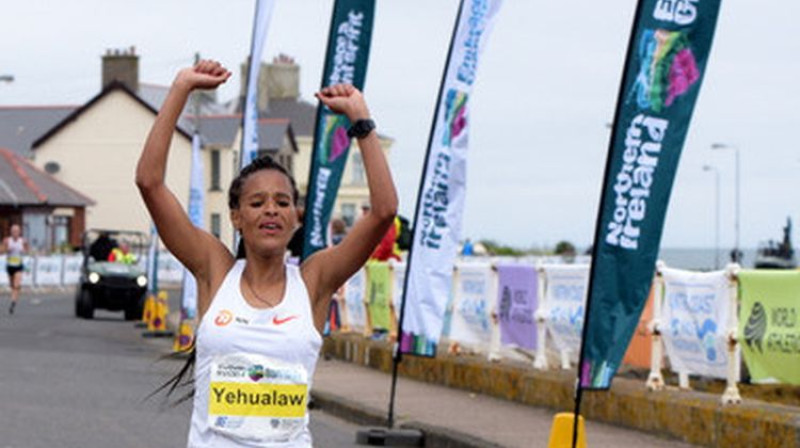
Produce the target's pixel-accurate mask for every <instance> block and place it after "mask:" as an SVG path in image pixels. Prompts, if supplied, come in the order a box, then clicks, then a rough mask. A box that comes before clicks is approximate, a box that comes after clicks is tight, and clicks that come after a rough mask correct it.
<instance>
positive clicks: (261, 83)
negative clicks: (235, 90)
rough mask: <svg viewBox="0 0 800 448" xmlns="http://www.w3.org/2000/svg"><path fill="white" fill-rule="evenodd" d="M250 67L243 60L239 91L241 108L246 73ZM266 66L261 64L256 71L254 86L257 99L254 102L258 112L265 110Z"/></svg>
mask: <svg viewBox="0 0 800 448" xmlns="http://www.w3.org/2000/svg"><path fill="white" fill-rule="evenodd" d="M249 66H250V63H249V61H248V60H245V61H244V62H243V63H242V65H241V67H240V68H241V70H242V83H241V88H240V90H239V98H241V99H242V106H241V107H244V97H245V94H246V91H247V71H248V68H249ZM266 67H267V65H266V64H263V63H262V64H261V67H260V68H259V70H258V81H257V82H256V85H257V86H258V99H257V101H256V103H257V105H258V110H260V111H264V110H267V98H268V97H267V70H266Z"/></svg>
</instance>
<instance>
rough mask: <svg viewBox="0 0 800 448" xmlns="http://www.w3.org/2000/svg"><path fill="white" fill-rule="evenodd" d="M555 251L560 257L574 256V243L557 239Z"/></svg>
mask: <svg viewBox="0 0 800 448" xmlns="http://www.w3.org/2000/svg"><path fill="white" fill-rule="evenodd" d="M555 253H556V255H561V256H562V257H574V256H575V254H576V252H575V245H574V244H572V243H570V242H569V241H559V242H558V244H556V250H555Z"/></svg>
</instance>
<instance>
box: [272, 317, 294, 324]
mask: <svg viewBox="0 0 800 448" xmlns="http://www.w3.org/2000/svg"><path fill="white" fill-rule="evenodd" d="M298 317H300V316H297V315H291V316H288V317H284V318H283V319H278V316H275V317H273V318H272V323H273V324H275V325H283V324H285V323H286V322H289V321H290V320H293V319H297V318H298Z"/></svg>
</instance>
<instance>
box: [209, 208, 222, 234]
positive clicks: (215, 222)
mask: <svg viewBox="0 0 800 448" xmlns="http://www.w3.org/2000/svg"><path fill="white" fill-rule="evenodd" d="M221 227H222V222H221V220H220V216H219V213H212V214H211V234H212V235H214V236H215V237H217V238H219V237H220V235H221V234H222V228H221Z"/></svg>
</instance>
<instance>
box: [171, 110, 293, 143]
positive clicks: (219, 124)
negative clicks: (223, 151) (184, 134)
mask: <svg viewBox="0 0 800 448" xmlns="http://www.w3.org/2000/svg"><path fill="white" fill-rule="evenodd" d="M185 120H186V123H189V124H191V128H192V129H193V128H194V126H195V125H197V126H199V131H200V136H201V138H202V141H203V144H204V145H211V146H221V147H228V148H229V147H232V146H233V145H234V143H235V142H234V140H235V139H236V135H237V133H238V132H239V128H240V127H241V124H242V115H241V114H233V115H205V116H201V117H200V122H199V123H197V121H196V117H195V116H194V115H188V116H186V117H185ZM287 132H288V133H289V140H290V141H291V145H292V151H294V152H297V144H296V142H295V141H294V131H293V127H292V124H291V123H290V122H289V120H288V119H286V118H259V119H258V146H259V149H263V150H267V151H273V152H274V151H277V150H279V149H280V148H281V147H282V146H283V139H284V137H285V136H286V133H287Z"/></svg>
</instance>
